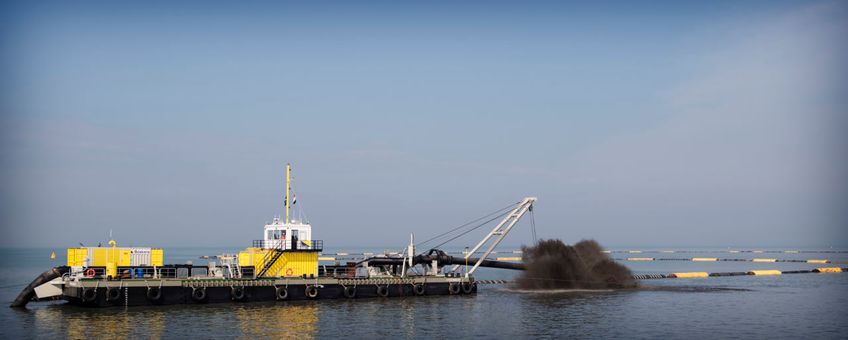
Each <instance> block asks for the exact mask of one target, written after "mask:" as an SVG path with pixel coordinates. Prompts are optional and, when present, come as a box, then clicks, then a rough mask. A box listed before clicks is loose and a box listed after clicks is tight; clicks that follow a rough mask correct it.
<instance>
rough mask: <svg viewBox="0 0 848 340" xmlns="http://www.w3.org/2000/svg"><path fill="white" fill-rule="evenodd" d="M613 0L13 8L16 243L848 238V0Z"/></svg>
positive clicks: (10, 152) (793, 243)
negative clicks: (501, 234)
mask: <svg viewBox="0 0 848 340" xmlns="http://www.w3.org/2000/svg"><path fill="white" fill-rule="evenodd" d="M592 3H593V4H592V5H586V4H583V5H579V4H566V3H564V2H550V3H548V2H505V3H498V2H489V1H486V2H464V3H462V4H457V3H456V2H453V1H446V2H437V3H434V2H422V3H419V4H409V3H407V2H397V1H387V2H354V1H343V2H338V3H333V2H306V4H300V5H285V4H269V3H251V4H243V5H242V4H239V5H235V4H233V3H230V2H222V3H220V4H215V3H210V2H197V3H191V2H188V3H182V4H179V5H175V4H171V2H157V3H153V4H152V3H150V2H141V3H138V4H136V5H127V4H115V3H112V2H103V3H97V2H56V3H52V2H23V3H10V2H4V5H0V6H3V7H2V8H0V13H2V14H0V22H2V23H0V32H2V33H0V34H2V36H0V43H2V45H0V47H1V48H2V49H1V50H0V51H2V59H0V70H2V74H3V80H2V82H0V86H2V95H0V96H2V97H0V98H2V101H0V105H2V118H0V123H2V129H0V133H2V136H0V176H2V177H0V179H2V182H0V185H2V187H0V189H2V192H1V193H0V212H2V220H0V225H1V226H2V238H0V246H16V247H30V246H72V245H76V244H77V242H84V243H87V244H92V243H97V242H98V241H102V240H104V238H105V235H106V233H107V232H108V231H109V230H110V229H111V230H113V235H114V236H115V238H117V239H118V241H119V243H120V244H133V245H150V246H177V245H199V246H207V245H220V246H247V245H249V242H250V240H252V239H258V238H260V237H261V228H262V225H263V224H264V222H266V221H268V220H270V219H271V218H272V217H273V215H275V214H280V213H282V207H281V206H282V194H283V193H282V191H283V183H282V181H283V167H284V165H285V163H286V162H291V163H292V164H293V165H294V173H295V177H296V183H295V189H296V192H297V194H298V204H299V205H301V206H302V208H303V209H304V210H305V212H306V213H307V215H308V216H309V218H310V220H311V222H312V223H313V225H314V231H313V235H314V238H316V239H323V240H325V245H326V246H337V247H345V246H402V245H403V244H404V243H405V242H406V241H407V238H408V234H409V233H410V232H415V234H416V237H418V238H419V239H423V238H426V237H428V236H431V235H434V234H437V233H439V232H442V231H444V230H447V229H449V228H451V227H453V226H456V225H459V224H461V223H463V222H465V221H467V220H470V219H473V218H475V217H478V216H481V215H484V214H486V213H488V212H490V211H493V210H496V209H498V208H500V207H502V206H504V205H506V204H509V203H511V202H516V201H518V200H520V199H521V198H522V197H524V196H528V195H533V196H537V197H538V198H539V201H538V203H537V206H536V211H535V220H536V225H537V231H538V234H539V236H540V237H544V238H562V239H563V240H565V241H567V242H575V241H577V240H579V239H581V238H595V239H597V240H598V241H599V242H601V243H602V244H604V245H607V246H635V247H649V246H667V247H686V246H718V247H726V246H787V247H803V246H821V247H827V246H834V247H846V246H848V228H846V227H848V225H846V224H848V215H847V214H846V210H848V187H847V186H846V176H845V174H846V173H848V167H846V166H845V165H846V158H845V154H848V153H846V152H845V147H846V145H848V144H846V143H845V142H846V137H845V135H846V134H845V133H846V130H845V128H846V127H848V124H846V123H848V121H846V112H848V110H846V108H848V105H846V103H848V100H846V94H848V77H846V75H848V72H846V71H848V67H846V62H845V60H848V53H846V52H848V46H846V43H845V41H848V39H846V37H848V34H846V33H848V20H846V19H848V5H846V2H844V1H762V2H756V1H728V2H717V1H705V2H703V3H701V4H695V3H692V2H680V1H669V2H665V3H663V2H653V3H639V2H631V1H626V2H622V3H597V2H592ZM527 222H529V220H528V221H525V222H524V223H522V225H521V226H520V227H518V229H516V231H515V232H514V234H511V235H510V237H509V239H508V241H506V243H507V244H508V245H519V244H522V243H527V242H528V241H529V240H530V231H529V228H528V227H529V224H528V223H527ZM481 236H482V235H480V234H479V233H478V234H475V235H474V236H473V237H471V238H466V239H465V241H464V242H460V243H458V244H455V245H457V246H463V245H466V244H469V243H471V242H473V241H475V240H476V239H478V238H479V237H481Z"/></svg>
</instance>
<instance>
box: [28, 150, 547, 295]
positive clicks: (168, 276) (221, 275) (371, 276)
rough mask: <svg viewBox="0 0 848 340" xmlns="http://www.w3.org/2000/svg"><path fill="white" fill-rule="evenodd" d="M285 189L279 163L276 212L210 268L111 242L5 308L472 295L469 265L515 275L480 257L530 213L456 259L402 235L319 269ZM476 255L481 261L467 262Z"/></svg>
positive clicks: (317, 249)
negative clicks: (50, 303) (382, 249)
mask: <svg viewBox="0 0 848 340" xmlns="http://www.w3.org/2000/svg"><path fill="white" fill-rule="evenodd" d="M291 184H292V178H291V166H290V165H286V187H285V200H284V202H285V204H284V206H285V215H284V216H281V217H275V218H274V219H273V221H272V222H270V223H268V224H266V225H265V228H264V231H263V238H262V239H260V240H255V241H253V245H252V247H249V248H247V249H245V250H244V251H241V252H239V253H238V254H222V255H219V256H214V257H213V259H215V260H216V261H210V262H209V263H208V264H206V265H204V266H193V265H192V264H163V263H162V259H163V251H162V249H158V248H140V247H130V248H128V247H118V246H117V244H116V242H114V241H110V242H109V247H88V248H86V247H81V248H69V249H68V263H67V266H60V267H55V268H52V269H50V270H48V271H46V272H44V273H43V274H41V275H40V276H38V277H37V278H36V279H35V280H33V281H32V283H30V285H29V286H27V287H26V288H25V289H24V290H23V291H22V292H21V293H20V295H19V296H18V297H17V299H16V300H15V301H14V302H13V304H12V307H23V306H26V304H27V303H28V302H30V301H33V300H36V301H38V300H47V299H65V300H67V301H69V302H71V303H74V304H78V305H82V306H98V307H105V306H136V305H168V304H202V303H218V302H249V301H274V300H276V301H282V300H306V299H334V298H348V299H353V298H371V297H373V298H377V297H384V298H388V297H400V296H424V295H461V294H475V293H476V292H477V284H476V282H475V280H474V276H473V273H474V272H475V271H476V270H477V268H479V267H481V266H482V267H494V268H506V269H522V268H523V265H522V264H520V263H511V262H501V261H494V260H488V259H487V257H488V256H489V254H491V253H492V251H493V250H494V249H495V247H496V246H497V245H498V244H499V243H500V242H501V241H502V240H503V239H504V237H505V236H506V235H507V233H509V231H510V230H511V229H512V228H513V227H514V226H515V224H516V223H517V222H518V220H519V219H520V218H521V217H522V216H523V215H524V214H525V213H526V212H528V211H531V210H532V206H533V203H534V202H535V201H536V198H534V197H527V198H525V199H523V200H522V201H521V202H518V203H517V204H515V206H514V207H511V208H512V209H511V210H509V211H508V212H507V213H505V215H503V216H504V217H503V219H502V220H501V221H500V223H498V224H497V225H496V226H495V227H494V228H493V229H492V230H491V231H490V232H489V233H488V234H487V235H486V237H485V238H483V239H482V240H481V241H480V242H479V243H478V244H477V245H476V246H475V247H474V248H473V249H472V250H471V251H470V252H466V254H465V255H464V256H461V257H454V256H450V255H448V254H446V253H445V252H443V251H441V250H438V249H430V250H428V251H426V252H424V253H420V254H417V253H416V250H415V244H414V239H413V238H412V236H410V243H409V245H408V246H407V247H406V250H405V251H403V252H398V253H387V254H382V255H376V256H371V257H369V258H366V259H364V260H363V261H359V262H348V263H346V264H335V265H320V264H319V262H318V256H319V254H320V253H321V251H322V250H323V242H322V241H321V240H315V239H312V226H311V225H310V224H309V223H308V221H304V220H303V219H297V218H292V216H291V208H292V205H293V204H295V202H296V198H295V197H294V195H293V193H292V190H291ZM301 215H302V214H301ZM484 247H485V250H483V249H484ZM478 251H482V255H481V256H480V257H472V254H476V253H478ZM469 267H470V269H468V268H469ZM413 268H414V269H415V270H413ZM465 269H467V270H465Z"/></svg>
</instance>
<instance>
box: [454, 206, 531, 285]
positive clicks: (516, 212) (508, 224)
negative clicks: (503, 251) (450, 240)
mask: <svg viewBox="0 0 848 340" xmlns="http://www.w3.org/2000/svg"><path fill="white" fill-rule="evenodd" d="M535 202H536V197H525V198H524V199H523V200H522V201H521V202H520V203H518V205H516V206H515V209H512V211H510V213H509V214H507V215H506V217H504V219H503V220H501V222H500V223H498V225H496V226H495V228H494V229H492V231H490V232H489V234H488V235H486V237H484V238H483V240H481V241H480V243H477V245H476V246H474V248H472V249H471V251H469V252H467V253H466V254H465V259H466V260H468V258H469V257H470V256H471V254H474V253H475V252H477V250H479V249H480V248H481V247H483V246H484V245H486V243H488V242H489V241H490V240H492V238H494V237H495V236H497V238H495V241H494V243H492V244H491V245H490V246H489V248H487V249H486V252H485V253H483V255H482V256H480V258H479V259H478V260H477V262H476V263H474V266H473V267H471V270H469V271H467V272H466V273H465V277H468V276H469V275H471V274H473V273H474V271H475V270H477V267H479V266H480V264H481V263H483V261H485V260H486V258H487V257H488V256H489V254H491V253H492V251H493V250H495V247H497V246H498V244H499V243H501V241H503V239H504V237H506V234H508V233H509V231H510V230H512V227H513V226H515V224H516V223H518V220H519V219H521V216H524V214H525V213H527V211H528V210H530V209H532V208H533V203H535Z"/></svg>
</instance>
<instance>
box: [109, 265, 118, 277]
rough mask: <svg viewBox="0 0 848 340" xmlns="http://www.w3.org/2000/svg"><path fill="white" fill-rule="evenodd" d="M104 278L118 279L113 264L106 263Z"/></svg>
mask: <svg viewBox="0 0 848 340" xmlns="http://www.w3.org/2000/svg"><path fill="white" fill-rule="evenodd" d="M106 276H107V277H108V276H111V277H118V265H117V264H116V263H115V262H108V263H106Z"/></svg>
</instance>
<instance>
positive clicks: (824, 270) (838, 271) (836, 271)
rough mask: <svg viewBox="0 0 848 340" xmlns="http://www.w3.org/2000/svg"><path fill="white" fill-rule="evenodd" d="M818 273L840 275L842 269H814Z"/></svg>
mask: <svg viewBox="0 0 848 340" xmlns="http://www.w3.org/2000/svg"><path fill="white" fill-rule="evenodd" d="M816 270H818V271H819V273H841V272H842V268H839V267H826V268H816Z"/></svg>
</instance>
